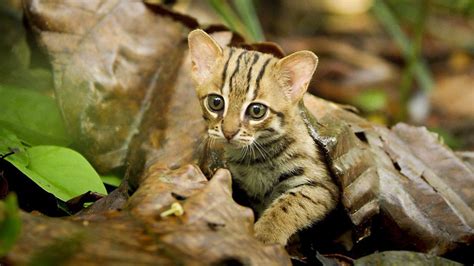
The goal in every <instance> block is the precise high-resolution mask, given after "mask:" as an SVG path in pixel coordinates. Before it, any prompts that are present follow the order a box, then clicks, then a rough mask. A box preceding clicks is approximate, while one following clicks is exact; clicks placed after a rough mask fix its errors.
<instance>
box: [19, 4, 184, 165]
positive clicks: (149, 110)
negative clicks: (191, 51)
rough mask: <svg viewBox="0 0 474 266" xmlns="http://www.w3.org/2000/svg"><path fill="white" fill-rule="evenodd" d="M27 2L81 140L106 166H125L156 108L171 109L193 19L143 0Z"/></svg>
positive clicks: (71, 125) (95, 159) (86, 151)
mask: <svg viewBox="0 0 474 266" xmlns="http://www.w3.org/2000/svg"><path fill="white" fill-rule="evenodd" d="M24 9H25V14H26V16H27V18H28V21H29V25H30V27H31V28H32V29H33V32H34V33H36V34H37V40H38V42H39V43H40V45H41V46H42V47H44V48H45V51H46V52H47V54H48V55H49V57H50V60H51V65H52V67H53V71H54V82H55V90H56V91H55V92H56V96H57V99H58V102H59V105H60V108H61V111H62V113H63V116H64V119H65V121H66V124H67V127H68V128H69V130H70V131H71V133H73V136H74V137H75V141H76V147H77V148H78V149H79V150H81V152H82V153H84V154H85V155H86V156H87V157H88V159H89V160H91V161H92V162H93V164H94V165H95V166H96V167H97V168H98V170H99V171H100V172H105V171H108V170H110V169H112V168H116V167H120V166H122V165H123V164H124V162H125V159H126V158H127V155H128V153H129V146H130V145H131V143H132V140H133V138H134V137H135V136H136V135H137V132H140V133H147V132H142V131H140V130H141V128H142V124H143V123H145V121H146V120H147V119H148V118H149V115H150V114H153V115H156V114H160V113H162V112H165V111H168V109H167V107H168V105H166V104H164V105H163V104H161V105H160V104H158V105H157V104H156V103H166V102H167V101H168V100H169V98H170V97H171V95H172V92H173V90H171V89H170V88H171V87H172V83H173V82H174V80H173V79H174V78H175V76H176V73H177V70H178V68H179V66H180V63H181V59H182V56H183V52H184V51H185V50H186V42H185V41H184V40H185V39H186V36H187V33H188V32H189V28H188V27H187V26H186V25H187V24H186V25H185V23H182V22H181V21H176V20H173V19H172V18H171V17H168V16H164V15H162V14H158V13H157V12H156V10H155V9H156V8H153V7H152V6H147V5H146V4H144V3H143V2H141V1H122V0H93V1H89V0H81V1H77V0H67V1H62V0H61V1H59V0H58V1H44V0H27V1H24ZM65 14H67V15H65ZM157 106H159V107H157ZM155 122H162V123H157V125H156V127H166V124H165V122H166V121H155ZM151 137H155V138H158V140H156V141H160V138H159V137H156V136H151Z"/></svg>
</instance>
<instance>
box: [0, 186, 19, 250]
mask: <svg viewBox="0 0 474 266" xmlns="http://www.w3.org/2000/svg"><path fill="white" fill-rule="evenodd" d="M20 232H21V220H20V215H19V210H18V203H17V200H16V196H15V194H9V195H8V196H7V197H6V199H5V201H1V202H0V257H3V256H5V255H6V254H7V253H8V251H9V250H10V249H11V248H12V247H13V245H14V244H15V243H16V241H17V239H18V237H19V236H20Z"/></svg>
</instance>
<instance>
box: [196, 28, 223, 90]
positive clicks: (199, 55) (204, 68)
mask: <svg viewBox="0 0 474 266" xmlns="http://www.w3.org/2000/svg"><path fill="white" fill-rule="evenodd" d="M188 45H189V52H190V54H191V60H192V63H193V69H192V70H193V77H194V79H195V80H196V81H197V82H198V83H202V82H203V81H205V80H206V79H208V78H210V77H211V73H212V69H213V68H214V66H215V63H216V61H217V59H219V57H221V56H222V54H223V52H222V48H221V47H220V46H219V44H217V42H216V41H215V40H214V39H213V38H212V37H211V36H209V35H208V34H207V33H206V32H204V31H203V30H199V29H198V30H193V31H192V32H191V33H189V35H188Z"/></svg>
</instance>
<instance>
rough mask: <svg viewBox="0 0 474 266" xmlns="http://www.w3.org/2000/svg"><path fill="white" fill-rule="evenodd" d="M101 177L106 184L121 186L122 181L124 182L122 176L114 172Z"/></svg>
mask: <svg viewBox="0 0 474 266" xmlns="http://www.w3.org/2000/svg"><path fill="white" fill-rule="evenodd" d="M100 178H101V179H102V182H104V184H107V185H110V186H114V187H118V186H120V183H122V178H121V177H120V176H117V175H114V174H110V175H101V176H100Z"/></svg>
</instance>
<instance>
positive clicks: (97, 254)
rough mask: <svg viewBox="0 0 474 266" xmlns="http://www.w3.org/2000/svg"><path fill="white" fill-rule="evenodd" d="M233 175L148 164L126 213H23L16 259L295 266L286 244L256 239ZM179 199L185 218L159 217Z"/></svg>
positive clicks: (16, 261) (66, 262)
mask: <svg viewBox="0 0 474 266" xmlns="http://www.w3.org/2000/svg"><path fill="white" fill-rule="evenodd" d="M231 194H232V193H231V177H230V173H229V172H228V171H226V170H220V171H218V172H217V173H216V175H215V176H214V177H213V178H212V180H211V181H210V182H208V181H207V179H206V178H205V177H204V175H203V174H202V173H201V171H200V170H199V169H198V168H196V167H195V166H192V165H186V166H183V167H182V168H180V169H177V170H167V169H163V168H161V167H159V165H157V166H156V167H153V166H152V167H150V169H149V172H148V174H147V176H146V177H145V178H144V181H143V185H142V186H140V188H139V189H138V190H137V192H136V193H135V194H134V195H133V197H132V198H131V199H130V201H129V202H128V205H127V207H126V208H125V209H124V210H123V211H120V212H118V211H109V212H103V213H96V214H86V215H81V216H75V217H71V218H68V219H58V218H56V219H54V218H48V217H43V216H37V215H31V214H26V213H23V214H22V222H23V230H22V234H21V236H20V240H19V241H18V242H17V243H16V245H15V246H14V248H13V250H12V251H11V252H10V253H9V254H8V256H7V257H6V260H7V261H9V262H11V263H13V264H26V263H28V262H30V263H33V264H35V263H40V262H43V263H47V264H62V265H63V264H64V265H84V264H87V265H117V264H120V265H125V264H128V265H132V264H133V265H143V264H144V265H211V264H214V265H226V264H227V263H239V264H240V265H290V259H289V257H288V255H287V254H286V252H285V250H284V249H283V247H281V246H276V245H275V246H264V245H263V244H262V243H260V242H259V241H258V240H256V239H255V238H254V237H253V213H252V210H250V209H248V208H244V207H242V206H239V205H237V204H236V203H235V202H234V201H233V200H232V195H231ZM174 202H180V203H181V205H182V206H183V208H184V214H183V215H182V216H170V217H165V218H161V217H160V213H161V212H163V211H165V210H167V209H168V208H169V207H170V205H171V204H172V203H174Z"/></svg>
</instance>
